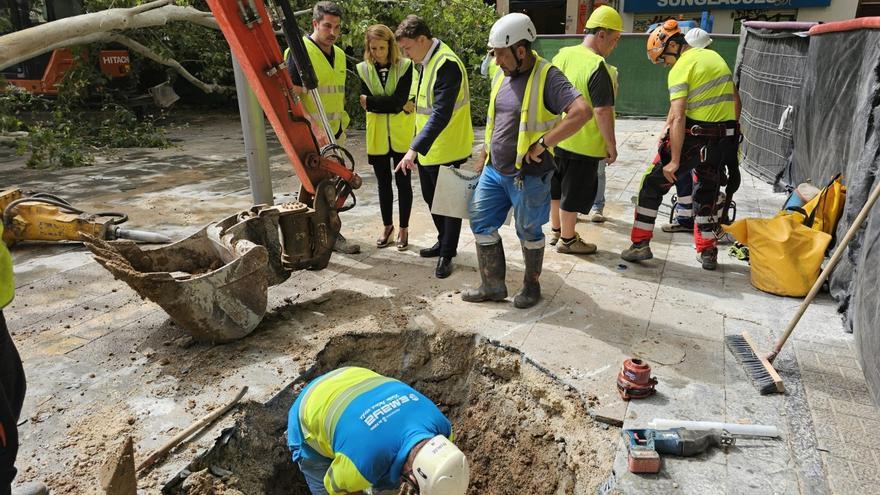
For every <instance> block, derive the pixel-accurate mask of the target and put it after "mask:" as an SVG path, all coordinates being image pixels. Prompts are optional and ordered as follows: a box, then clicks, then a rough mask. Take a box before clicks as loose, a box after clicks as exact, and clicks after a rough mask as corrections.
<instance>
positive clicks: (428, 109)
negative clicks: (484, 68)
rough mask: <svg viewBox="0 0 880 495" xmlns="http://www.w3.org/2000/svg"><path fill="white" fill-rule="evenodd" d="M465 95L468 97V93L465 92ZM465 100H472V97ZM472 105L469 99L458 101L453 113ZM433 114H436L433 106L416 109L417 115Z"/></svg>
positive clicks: (453, 107)
mask: <svg viewBox="0 0 880 495" xmlns="http://www.w3.org/2000/svg"><path fill="white" fill-rule="evenodd" d="M465 89H467V87H465ZM464 94H465V95H468V91H465V92H464ZM465 98H470V96H469V95H468V96H465ZM470 104H471V102H470V100H469V99H463V100H461V101H457V102H455V105H453V106H452V111H453V112H454V111H456V110H458V109H459V108H461V107H463V106H465V105H470ZM433 112H434V105H433V104H431V105H430V106H427V107H424V108H422V107H417V108H416V113H419V114H422V115H431V114H432V113H433Z"/></svg>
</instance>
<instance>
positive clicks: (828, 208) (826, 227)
mask: <svg viewBox="0 0 880 495" xmlns="http://www.w3.org/2000/svg"><path fill="white" fill-rule="evenodd" d="M844 202H846V186H844V185H843V183H842V182H841V179H840V174H837V175H836V176H834V178H833V179H831V182H830V183H829V184H828V185H827V186H825V188H824V189H822V191H820V192H819V194H817V195H816V197H815V198H813V199H811V200H810V201H808V202H807V203H806V204H805V205H804V206H802V207H800V208H792V209H789V210H786V211H783V212H780V213H779V214H780V215H792V216H794V217H796V218H798V219H799V220H800V222H801V223H803V224H804V225H806V226H807V227H810V228H813V229H816V230H819V231H821V232H825V233H826V234H830V235H832V236H833V235H834V231H835V230H836V229H837V222H838V220H840V216H841V215H843V206H844Z"/></svg>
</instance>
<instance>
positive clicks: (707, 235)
mask: <svg viewBox="0 0 880 495" xmlns="http://www.w3.org/2000/svg"><path fill="white" fill-rule="evenodd" d="M700 237H702V238H703V239H715V232H713V231H711V230H701V231H700Z"/></svg>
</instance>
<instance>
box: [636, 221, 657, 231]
mask: <svg viewBox="0 0 880 495" xmlns="http://www.w3.org/2000/svg"><path fill="white" fill-rule="evenodd" d="M633 227H635V228H637V229H642V230H647V231H649V232H650V231H652V230H654V224H653V223H648V222H641V221H639V220H636V221H635V222H633Z"/></svg>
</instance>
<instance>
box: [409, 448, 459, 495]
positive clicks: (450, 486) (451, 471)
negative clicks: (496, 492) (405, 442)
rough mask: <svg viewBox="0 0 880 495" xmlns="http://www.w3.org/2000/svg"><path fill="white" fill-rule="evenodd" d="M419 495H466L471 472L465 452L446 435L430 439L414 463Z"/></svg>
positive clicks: (413, 468)
mask: <svg viewBox="0 0 880 495" xmlns="http://www.w3.org/2000/svg"><path fill="white" fill-rule="evenodd" d="M412 470H413V475H414V476H415V478H416V482H417V483H418V485H419V495H464V494H465V493H467V488H468V483H469V482H470V469H469V468H468V462H467V458H466V457H465V456H464V452H462V451H461V450H459V448H458V447H456V446H455V444H454V443H452V442H450V441H449V439H448V438H446V437H444V436H443V435H437V436H435V437H434V438H432V439H430V440H428V443H426V444H425V445H424V446H422V449H421V450H419V453H418V454H416V458H415V459H413V464H412Z"/></svg>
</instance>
